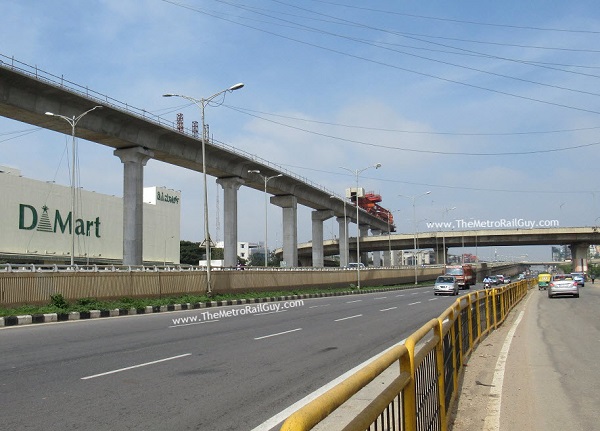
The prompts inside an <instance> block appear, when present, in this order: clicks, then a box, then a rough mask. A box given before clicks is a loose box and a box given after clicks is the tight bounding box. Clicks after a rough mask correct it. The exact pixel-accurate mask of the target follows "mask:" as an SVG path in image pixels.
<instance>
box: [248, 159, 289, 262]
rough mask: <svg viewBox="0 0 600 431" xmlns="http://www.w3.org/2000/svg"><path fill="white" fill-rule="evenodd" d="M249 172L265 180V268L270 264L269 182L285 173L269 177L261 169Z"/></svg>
mask: <svg viewBox="0 0 600 431" xmlns="http://www.w3.org/2000/svg"><path fill="white" fill-rule="evenodd" d="M248 173H249V174H257V175H260V177H261V178H262V179H263V180H264V182H265V268H266V267H267V266H269V265H268V260H267V250H268V249H267V238H268V236H267V234H268V223H267V183H268V182H269V180H272V179H273V178H277V177H282V176H283V174H277V175H273V176H271V177H268V176H266V175H263V174H261V173H260V171H259V170H258V169H254V170H249V171H248Z"/></svg>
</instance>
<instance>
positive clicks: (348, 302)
mask: <svg viewBox="0 0 600 431" xmlns="http://www.w3.org/2000/svg"><path fill="white" fill-rule="evenodd" d="M361 301H362V299H357V300H356V301H346V304H352V303H353V302H361Z"/></svg>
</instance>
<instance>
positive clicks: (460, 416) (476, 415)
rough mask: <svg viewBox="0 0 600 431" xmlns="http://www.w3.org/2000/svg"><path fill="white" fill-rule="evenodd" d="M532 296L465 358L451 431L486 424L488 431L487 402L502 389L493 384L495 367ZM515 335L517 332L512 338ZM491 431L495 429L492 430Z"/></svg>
mask: <svg viewBox="0 0 600 431" xmlns="http://www.w3.org/2000/svg"><path fill="white" fill-rule="evenodd" d="M532 293H533V291H529V292H528V295H527V297H525V298H524V299H523V300H522V301H521V302H519V303H518V304H517V305H516V306H515V307H514V308H513V310H511V312H510V313H509V315H508V316H507V317H506V320H505V321H504V323H503V324H502V325H501V326H500V327H499V328H498V329H496V330H495V331H493V332H491V333H490V334H489V335H488V336H487V337H486V338H484V339H483V340H482V341H481V342H480V343H479V345H477V346H476V348H475V350H474V351H473V352H472V353H471V356H470V357H469V358H468V360H467V362H466V364H465V367H464V373H463V378H462V381H461V385H460V387H459V391H458V392H459V397H458V402H457V403H456V405H455V407H454V409H453V411H452V412H451V419H450V424H449V429H450V430H451V431H481V430H483V429H486V425H487V426H488V429H490V428H489V420H488V424H486V418H487V417H488V416H489V415H490V413H493V412H490V411H489V410H488V407H489V404H490V399H491V398H495V397H497V396H498V395H497V394H498V393H499V391H501V390H502V388H501V387H500V388H496V387H495V384H494V374H495V372H496V364H497V363H498V358H499V357H500V356H501V354H502V348H503V346H504V344H505V342H506V341H507V337H508V335H509V333H511V329H512V328H513V326H514V325H515V322H516V321H517V319H518V318H519V315H520V314H521V312H524V311H525V310H526V308H527V303H528V301H527V299H528V298H529V297H530V295H532ZM518 336H519V335H518V332H516V333H515V334H514V338H516V337H518ZM500 394H501V392H500ZM493 429H495V428H491V430H493ZM523 429H530V428H523ZM491 430H490V431H491Z"/></svg>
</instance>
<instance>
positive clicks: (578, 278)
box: [571, 272, 585, 287]
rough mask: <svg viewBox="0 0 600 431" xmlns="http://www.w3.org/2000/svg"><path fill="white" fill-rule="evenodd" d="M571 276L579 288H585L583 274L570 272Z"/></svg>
mask: <svg viewBox="0 0 600 431" xmlns="http://www.w3.org/2000/svg"><path fill="white" fill-rule="evenodd" d="M571 276H572V277H573V280H575V281H576V282H577V284H578V285H580V286H581V287H585V274H584V273H583V272H572V273H571Z"/></svg>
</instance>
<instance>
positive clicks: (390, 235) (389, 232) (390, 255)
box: [387, 210, 400, 266]
mask: <svg viewBox="0 0 600 431" xmlns="http://www.w3.org/2000/svg"><path fill="white" fill-rule="evenodd" d="M398 211H400V210H393V211H390V214H392V216H393V214H394V213H395V212H398ZM387 225H388V253H389V259H390V266H394V265H392V232H391V230H390V218H389V216H388V219H387Z"/></svg>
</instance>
